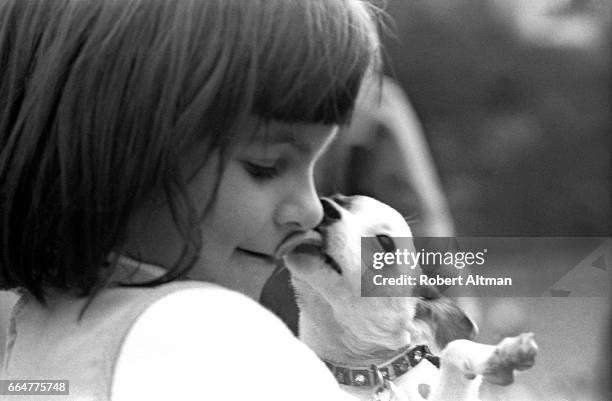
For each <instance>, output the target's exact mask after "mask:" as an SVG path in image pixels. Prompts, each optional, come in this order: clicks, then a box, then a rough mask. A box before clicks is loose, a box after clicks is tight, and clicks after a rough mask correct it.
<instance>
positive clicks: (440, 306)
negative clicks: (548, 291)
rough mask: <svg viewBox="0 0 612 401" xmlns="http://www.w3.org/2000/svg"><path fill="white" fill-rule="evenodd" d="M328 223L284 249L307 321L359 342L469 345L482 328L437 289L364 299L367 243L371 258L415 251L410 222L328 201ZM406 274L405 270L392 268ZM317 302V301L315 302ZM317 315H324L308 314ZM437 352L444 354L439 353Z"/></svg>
mask: <svg viewBox="0 0 612 401" xmlns="http://www.w3.org/2000/svg"><path fill="white" fill-rule="evenodd" d="M322 204H323V209H324V219H323V221H322V222H321V224H320V225H319V226H318V227H317V228H316V229H315V230H314V231H312V232H308V233H305V234H302V235H300V236H296V237H295V238H293V239H290V240H289V241H287V242H286V243H285V244H284V245H283V246H282V247H281V248H282V249H281V253H283V254H284V261H285V264H286V266H287V268H288V269H289V270H290V271H291V275H292V281H293V284H294V287H295V289H296V293H297V295H298V303H299V304H300V309H301V312H302V313H310V314H314V315H317V318H319V319H320V318H322V316H321V314H326V315H329V314H332V315H333V316H324V317H323V318H325V319H326V320H329V318H333V320H335V321H336V322H338V324H339V325H340V326H342V327H343V328H344V329H346V330H348V331H350V332H351V333H352V334H353V335H355V336H356V337H359V336H361V337H366V338H367V337H371V338H372V339H374V338H375V337H376V338H380V339H382V337H385V336H386V337H387V338H388V339H389V341H390V342H389V343H388V344H386V346H388V347H393V343H392V342H393V340H392V339H393V338H397V339H398V340H400V339H401V340H402V341H405V340H406V337H408V341H409V342H411V343H417V342H418V343H428V344H430V345H432V346H433V347H434V348H438V347H439V348H442V347H443V346H444V345H445V344H446V343H447V342H449V341H451V340H453V339H456V338H470V337H471V336H472V335H473V334H474V331H475V326H474V325H473V324H472V322H471V321H470V320H469V319H468V318H467V317H466V315H465V314H464V313H463V312H462V311H461V310H460V309H459V308H458V307H457V306H455V304H454V303H452V302H451V301H450V300H447V299H443V298H442V297H441V296H440V295H439V293H438V292H437V290H436V289H435V288H431V287H426V288H423V287H416V288H414V289H413V293H412V294H410V295H412V296H410V297H409V296H405V295H406V292H405V289H401V295H404V296H399V295H400V293H399V292H398V293H393V291H399V290H395V289H394V288H389V291H390V292H389V294H388V295H389V296H388V297H362V296H361V279H362V274H371V273H372V271H371V268H363V269H362V263H364V262H362V260H361V254H362V252H361V246H362V242H361V237H374V238H376V241H367V242H365V246H372V247H375V248H376V249H367V250H364V253H366V252H381V251H391V252H393V250H395V249H397V248H400V249H413V244H412V240H411V237H412V232H411V230H410V227H409V226H408V224H407V223H406V221H405V220H404V218H403V217H402V216H401V215H400V214H399V213H398V212H397V211H396V210H394V209H393V208H391V207H389V206H388V205H385V204H384V203H381V202H379V201H377V200H375V199H372V198H368V197H365V196H352V197H345V196H341V195H336V196H334V197H332V198H323V199H322ZM385 268H386V269H387V268H390V269H399V267H398V266H389V267H385ZM313 300H314V301H313ZM309 308H310V309H312V308H316V309H317V310H309ZM436 345H437V346H438V347H436Z"/></svg>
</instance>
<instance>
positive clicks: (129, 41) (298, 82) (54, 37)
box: [0, 0, 379, 301]
mask: <svg viewBox="0 0 612 401" xmlns="http://www.w3.org/2000/svg"><path fill="white" fill-rule="evenodd" d="M376 14H377V11H376V9H375V8H374V7H372V6H370V5H368V4H366V3H365V2H363V1H360V0H106V1H100V0H53V1H50V0H47V1H44V0H28V1H24V0H0V77H1V78H0V287H1V288H5V289H6V288H24V289H26V290H28V291H29V292H30V293H32V294H33V295H34V296H36V297H37V298H38V299H40V300H41V301H44V297H45V291H44V289H45V288H58V289H62V290H77V291H78V292H79V293H80V294H84V295H86V294H90V293H92V291H95V290H96V288H99V287H97V286H99V285H100V271H101V270H100V269H101V266H103V265H104V264H105V262H106V261H107V259H108V257H109V254H111V252H112V251H114V250H117V249H118V248H120V246H121V243H122V241H123V240H124V237H125V232H126V225H127V222H128V219H129V217H130V216H131V214H132V213H133V212H134V210H135V209H136V207H137V206H138V205H139V204H140V203H141V202H142V201H143V199H145V196H146V195H148V194H150V193H151V192H152V191H153V190H155V189H156V188H157V189H159V188H161V189H163V190H164V191H165V194H166V198H167V201H168V202H169V204H170V207H171V210H172V213H173V218H174V221H175V223H176V225H177V228H178V229H179V232H180V233H181V235H182V236H183V238H184V240H185V247H184V251H183V256H182V257H181V258H180V260H179V261H177V263H176V265H175V266H174V267H173V268H171V269H170V270H169V272H168V274H167V275H166V276H165V277H164V280H165V281H168V280H170V279H173V278H175V277H177V276H178V275H180V274H181V273H184V272H185V271H186V270H187V269H188V268H189V267H190V266H191V265H192V264H193V261H194V257H195V256H196V255H197V250H198V249H199V247H200V244H199V241H200V237H199V234H198V232H199V231H198V229H197V225H198V221H197V217H198V216H194V215H193V210H194V208H193V207H192V202H191V200H190V199H189V197H188V196H187V195H186V194H187V191H186V187H185V184H186V182H185V179H184V178H183V177H184V174H183V173H182V172H181V171H180V160H181V158H182V157H183V156H184V154H185V152H186V151H188V150H189V151H191V150H193V149H202V159H205V158H206V157H207V156H208V155H209V154H210V153H211V152H220V154H221V155H222V157H221V160H224V158H226V157H227V155H228V154H229V152H231V150H232V149H233V148H234V147H235V145H236V143H237V141H239V140H240V139H241V138H240V137H239V136H238V135H237V134H233V132H234V131H233V130H232V127H234V125H235V124H236V123H237V122H239V121H241V119H243V118H244V117H245V116H246V115H249V114H255V115H257V116H259V117H261V118H262V119H263V120H264V121H265V120H271V119H275V120H281V121H283V122H311V123H324V124H338V123H344V122H346V121H347V119H348V117H349V115H350V112H351V110H352V108H353V104H354V101H355V98H356V96H357V93H358V91H359V88H360V85H361V81H362V79H363V78H364V76H365V75H366V74H368V73H369V72H371V71H376V70H378V64H379V61H378V60H379V49H378V47H379V45H378V38H377V33H376V31H377V26H376V25H377V23H376V20H377V18H376ZM222 167H223V166H222V165H221V166H220V168H222ZM213 195H214V194H213ZM213 198H214V196H213Z"/></svg>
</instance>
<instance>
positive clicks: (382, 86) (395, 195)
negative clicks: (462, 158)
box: [315, 78, 454, 237]
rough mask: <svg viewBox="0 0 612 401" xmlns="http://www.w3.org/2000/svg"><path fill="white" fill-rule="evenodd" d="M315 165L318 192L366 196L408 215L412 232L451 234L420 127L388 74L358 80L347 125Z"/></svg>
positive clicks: (430, 158) (436, 234) (451, 228)
mask: <svg viewBox="0 0 612 401" xmlns="http://www.w3.org/2000/svg"><path fill="white" fill-rule="evenodd" d="M317 169H318V171H317V174H315V177H316V179H317V188H318V190H319V193H320V194H321V195H331V194H333V193H343V194H348V195H352V194H359V195H368V196H371V197H373V198H376V199H379V200H381V201H383V202H385V203H387V204H388V205H390V206H392V207H393V208H394V209H396V210H398V211H399V212H400V213H402V214H403V215H404V216H405V217H406V218H408V219H409V222H410V223H411V228H412V230H413V234H414V235H415V236H429V237H452V236H453V235H454V228H453V222H452V217H451V213H450V210H449V207H448V202H447V200H446V197H445V195H444V193H443V191H442V187H441V185H440V180H439V178H438V175H437V172H436V168H435V166H434V162H433V159H432V156H431V153H430V151H429V147H428V145H427V142H426V140H425V135H424V132H423V128H422V126H421V124H420V122H419V120H418V117H417V116H416V113H415V112H414V110H413V108H412V106H411V105H410V102H409V101H408V98H407V97H406V95H405V93H404V91H403V90H402V89H401V88H400V87H399V86H398V85H397V83H395V82H394V81H393V80H391V79H390V78H383V81H382V82H379V81H372V82H369V84H368V85H364V88H363V92H362V93H361V94H360V96H359V99H358V101H357V106H356V109H355V114H354V116H353V119H352V122H351V125H350V126H349V127H347V128H346V129H345V130H343V131H342V132H341V133H340V135H339V136H338V139H337V140H336V142H335V143H334V144H333V145H332V146H331V147H330V149H329V150H328V152H327V153H326V155H325V156H323V158H322V159H321V160H320V162H319V164H318V166H317Z"/></svg>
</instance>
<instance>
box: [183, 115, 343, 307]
mask: <svg viewBox="0 0 612 401" xmlns="http://www.w3.org/2000/svg"><path fill="white" fill-rule="evenodd" d="M335 132H336V128H335V127H332V126H327V125H319V124H292V125H289V124H283V123H278V122H272V123H270V124H266V125H262V126H261V128H260V129H259V130H258V131H257V132H256V133H255V135H254V137H253V138H252V139H251V140H250V141H248V142H247V143H246V144H245V145H244V146H242V147H240V148H239V149H238V151H237V152H236V154H235V155H234V156H233V157H232V158H231V159H230V160H229V162H228V164H227V166H226V169H225V171H224V173H223V175H222V176H221V181H220V186H219V190H218V193H217V198H216V200H215V203H214V204H213V206H212V209H211V210H210V211H209V212H208V214H207V215H206V217H205V220H204V222H203V225H202V234H203V248H202V252H201V256H200V259H199V260H198V263H197V264H196V266H195V267H194V268H193V270H191V274H190V277H191V278H194V279H200V280H206V281H212V282H216V283H219V284H221V285H223V286H225V287H228V288H231V289H235V290H238V291H240V292H242V293H246V294H247V295H249V296H251V297H253V298H257V297H258V296H259V292H260V290H261V287H262V286H263V284H264V282H265V280H266V279H267V278H268V277H269V275H270V273H271V272H272V270H273V269H274V267H275V262H274V258H273V256H274V253H275V251H276V248H277V247H278V246H279V244H280V243H281V242H282V241H283V240H284V239H285V238H286V237H287V236H288V235H290V234H292V233H295V232H296V231H301V230H308V229H312V228H313V227H315V226H316V225H317V224H318V223H319V222H320V221H321V219H322V217H323V210H322V207H321V203H320V201H319V198H318V195H317V191H316V189H315V186H314V181H313V168H314V165H315V162H316V161H317V159H318V158H319V156H320V155H321V154H322V153H323V151H324V149H325V148H326V147H327V145H328V144H329V142H330V141H331V139H332V137H333V136H334V135H335ZM213 162H216V161H213ZM207 170H211V169H210V168H208V167H205V168H203V169H202V170H201V172H200V173H199V174H198V175H197V176H196V177H195V179H194V180H193V181H192V182H190V185H189V187H190V190H191V196H192V199H194V200H195V201H196V202H197V204H200V205H204V204H205V203H204V202H205V201H206V200H207V196H209V194H210V188H211V187H212V185H213V182H214V177H215V175H213V174H211V173H210V172H209V171H207Z"/></svg>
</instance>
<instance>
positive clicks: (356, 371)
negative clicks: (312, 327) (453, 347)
mask: <svg viewBox="0 0 612 401" xmlns="http://www.w3.org/2000/svg"><path fill="white" fill-rule="evenodd" d="M423 359H427V360H428V361H429V362H431V363H432V364H433V365H435V366H436V367H438V368H439V367H440V358H439V357H437V356H434V355H433V354H432V353H431V352H430V351H429V348H428V347H427V346H426V345H417V346H415V347H412V348H407V349H404V350H402V351H401V352H400V354H399V355H397V356H395V357H393V358H391V359H389V360H388V361H386V362H384V363H382V364H380V365H378V366H376V365H372V366H370V367H349V366H339V365H334V364H333V363H331V362H329V361H326V360H323V362H325V365H327V367H328V368H329V370H331V372H332V374H333V375H334V377H335V378H336V380H337V381H338V383H340V384H345V385H348V386H356V387H371V386H376V385H379V384H382V383H380V379H379V376H378V372H380V374H382V377H383V379H386V380H393V379H395V378H396V377H399V376H401V375H403V374H404V373H406V372H408V371H409V370H410V369H411V368H413V367H415V366H416V365H417V364H418V363H419V362H421V361H422V360H423Z"/></svg>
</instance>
